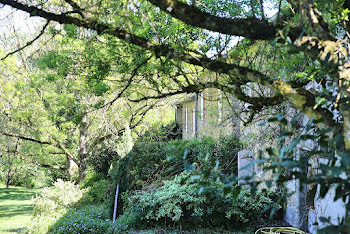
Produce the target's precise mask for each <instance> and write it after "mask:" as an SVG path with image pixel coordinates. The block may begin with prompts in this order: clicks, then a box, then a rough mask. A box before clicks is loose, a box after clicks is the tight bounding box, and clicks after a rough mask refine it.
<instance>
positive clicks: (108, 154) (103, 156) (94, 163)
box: [87, 142, 120, 176]
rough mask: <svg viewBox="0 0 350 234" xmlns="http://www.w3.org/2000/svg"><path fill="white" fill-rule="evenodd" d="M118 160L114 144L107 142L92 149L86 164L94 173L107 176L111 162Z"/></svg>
mask: <svg viewBox="0 0 350 234" xmlns="http://www.w3.org/2000/svg"><path fill="white" fill-rule="evenodd" d="M119 158H120V156H119V155H118V152H117V150H116V146H115V144H113V143H110V144H108V142H107V143H101V144H98V145H96V146H95V147H94V149H93V151H92V153H91V155H90V156H89V157H88V158H87V163H88V165H89V166H91V167H92V168H93V169H94V171H95V172H96V173H98V174H103V175H105V176H107V174H108V171H109V168H110V166H111V164H112V161H113V160H118V159H119Z"/></svg>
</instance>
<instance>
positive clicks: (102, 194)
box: [79, 179, 110, 205]
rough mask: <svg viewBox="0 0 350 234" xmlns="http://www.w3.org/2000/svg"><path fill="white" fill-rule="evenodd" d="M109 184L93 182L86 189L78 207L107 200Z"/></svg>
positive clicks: (103, 181) (104, 181)
mask: <svg viewBox="0 0 350 234" xmlns="http://www.w3.org/2000/svg"><path fill="white" fill-rule="evenodd" d="M109 188H110V183H109V182H108V181H107V180H105V179H103V180H100V181H97V182H95V183H94V184H93V185H92V186H91V187H88V188H87V192H85V194H84V196H83V197H82V199H81V200H80V201H79V204H80V205H86V204H97V203H103V202H105V201H106V200H107V199H108V194H109Z"/></svg>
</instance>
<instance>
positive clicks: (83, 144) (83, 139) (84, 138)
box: [78, 114, 89, 183]
mask: <svg viewBox="0 0 350 234" xmlns="http://www.w3.org/2000/svg"><path fill="white" fill-rule="evenodd" d="M88 129H89V127H88V124H87V114H85V115H84V116H83V118H82V120H81V124H80V127H79V178H78V183H81V182H83V181H84V180H85V176H86V158H87V154H88V150H87V148H88Z"/></svg>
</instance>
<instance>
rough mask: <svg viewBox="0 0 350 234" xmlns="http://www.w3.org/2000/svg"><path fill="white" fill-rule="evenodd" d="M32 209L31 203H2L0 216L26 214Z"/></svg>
mask: <svg viewBox="0 0 350 234" xmlns="http://www.w3.org/2000/svg"><path fill="white" fill-rule="evenodd" d="M32 210H33V206H32V205H2V206H1V207H0V218H4V217H7V218H10V217H13V216H17V215H26V214H30V213H31V212H32Z"/></svg>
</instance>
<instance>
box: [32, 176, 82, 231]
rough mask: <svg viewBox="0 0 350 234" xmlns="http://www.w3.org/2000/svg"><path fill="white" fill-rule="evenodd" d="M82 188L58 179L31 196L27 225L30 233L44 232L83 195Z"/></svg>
mask: <svg viewBox="0 0 350 234" xmlns="http://www.w3.org/2000/svg"><path fill="white" fill-rule="evenodd" d="M84 192H85V191H84V190H81V189H80V188H79V186H78V185H75V184H73V183H72V182H68V181H62V180H58V181H56V182H55V183H54V184H53V187H50V188H44V189H43V191H42V193H41V194H40V195H37V196H36V197H35V198H33V204H34V208H33V219H32V222H31V224H30V225H29V232H30V233H46V231H47V230H48V228H49V226H50V225H52V224H53V223H54V221H55V220H57V219H58V218H59V217H61V216H62V215H63V214H64V213H65V212H66V211H67V210H68V209H69V208H71V207H72V206H73V205H74V204H76V203H77V202H78V201H79V200H80V199H81V198H82V196H83V194H84Z"/></svg>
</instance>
